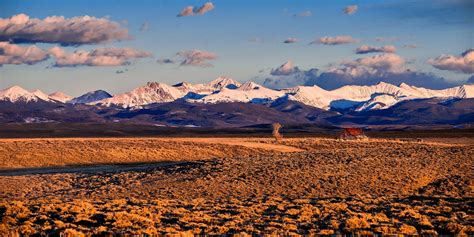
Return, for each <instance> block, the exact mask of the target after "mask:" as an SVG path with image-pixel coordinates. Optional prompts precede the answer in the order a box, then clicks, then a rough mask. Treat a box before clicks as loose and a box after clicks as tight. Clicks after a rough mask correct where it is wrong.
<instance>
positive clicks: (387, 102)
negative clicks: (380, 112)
mask: <svg viewBox="0 0 474 237" xmlns="http://www.w3.org/2000/svg"><path fill="white" fill-rule="evenodd" d="M398 102H400V99H399V98H397V97H396V96H394V95H388V94H376V95H374V96H372V98H371V99H370V100H368V101H366V102H364V103H362V104H361V105H359V106H358V107H357V108H356V109H355V110H356V111H367V110H376V109H388V108H390V107H391V106H392V105H394V104H396V103H398Z"/></svg>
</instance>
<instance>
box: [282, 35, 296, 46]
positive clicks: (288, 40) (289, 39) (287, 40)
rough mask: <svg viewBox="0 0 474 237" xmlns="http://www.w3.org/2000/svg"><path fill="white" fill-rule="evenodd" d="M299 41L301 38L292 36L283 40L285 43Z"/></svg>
mask: <svg viewBox="0 0 474 237" xmlns="http://www.w3.org/2000/svg"><path fill="white" fill-rule="evenodd" d="M298 41H299V39H297V38H293V37H290V38H288V39H286V40H285V41H283V43H285V44H292V43H296V42H298Z"/></svg>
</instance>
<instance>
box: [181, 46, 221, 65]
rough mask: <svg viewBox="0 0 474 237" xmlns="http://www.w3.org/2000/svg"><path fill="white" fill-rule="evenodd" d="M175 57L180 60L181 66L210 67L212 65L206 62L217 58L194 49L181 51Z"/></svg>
mask: <svg viewBox="0 0 474 237" xmlns="http://www.w3.org/2000/svg"><path fill="white" fill-rule="evenodd" d="M176 55H177V56H179V57H181V58H182V60H181V63H180V65H181V66H197V67H212V66H213V65H212V64H211V63H209V62H208V61H210V60H215V59H216V58H217V55H216V54H215V53H212V52H207V51H202V50H196V49H195V50H185V51H181V52H178V53H177V54H176Z"/></svg>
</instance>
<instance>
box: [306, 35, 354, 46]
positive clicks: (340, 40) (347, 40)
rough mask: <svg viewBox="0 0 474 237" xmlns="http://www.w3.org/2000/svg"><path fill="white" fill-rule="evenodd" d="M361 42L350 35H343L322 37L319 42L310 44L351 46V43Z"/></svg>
mask: <svg viewBox="0 0 474 237" xmlns="http://www.w3.org/2000/svg"><path fill="white" fill-rule="evenodd" d="M357 42H359V40H357V39H354V38H352V36H349V35H341V36H336V37H330V36H326V37H322V38H320V39H319V40H318V41H313V42H311V43H310V44H316V43H320V44H325V45H339V44H351V43H357Z"/></svg>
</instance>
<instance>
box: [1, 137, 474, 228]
mask: <svg viewBox="0 0 474 237" xmlns="http://www.w3.org/2000/svg"><path fill="white" fill-rule="evenodd" d="M295 148H296V149H295ZM0 149H2V150H0V151H2V152H0V157H2V158H1V159H2V162H4V164H7V165H8V166H7V167H32V166H37V167H40V166H49V165H68V164H92V163H114V162H120V163H123V162H145V161H146V162H150V161H153V162H157V161H186V162H185V163H179V164H175V165H172V166H166V167H150V168H148V169H140V170H131V171H115V170H110V171H101V172H95V173H94V172H92V173H90V172H89V173H81V172H74V173H56V174H29V175H20V176H0V218H1V224H0V235H7V234H10V235H20V234H21V235H28V234H52V235H54V234H59V233H61V234H63V235H65V236H68V235H69V236H80V235H82V234H84V235H86V236H87V235H92V234H98V235H106V234H111V233H122V234H138V235H162V234H176V235H187V236H189V235H196V234H235V235H246V234H280V235H298V234H300V235H316V234H321V235H326V234H351V233H352V234H359V235H371V234H374V233H376V234H424V235H434V234H443V235H461V236H462V235H473V234H474V227H473V226H474V223H473V220H474V216H473V209H472V206H473V205H474V202H473V198H474V192H473V188H474V187H473V180H474V179H473V177H474V146H473V145H471V144H462V145H459V144H440V143H433V142H429V143H419V142H405V141H402V142H400V141H390V140H368V141H338V140H332V139H283V140H282V141H281V143H280V144H275V143H274V141H273V140H272V139H230V138H227V139H220V140H211V139H192V138H179V139H145V138H143V139H138V138H137V139H52V140H49V139H48V140H41V139H39V140H8V141H2V142H0ZM279 149H287V150H285V151H291V152H280V151H279ZM35 150H38V152H37V153H33V152H32V151H35ZM15 151H16V152H17V153H14V152H15ZM58 154H64V155H63V156H60V155H58ZM48 155H49V156H54V157H52V158H50V159H48ZM98 156H100V157H98ZM8 157H13V158H8ZM15 159H18V161H16V160H15ZM81 162H82V163H81Z"/></svg>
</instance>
